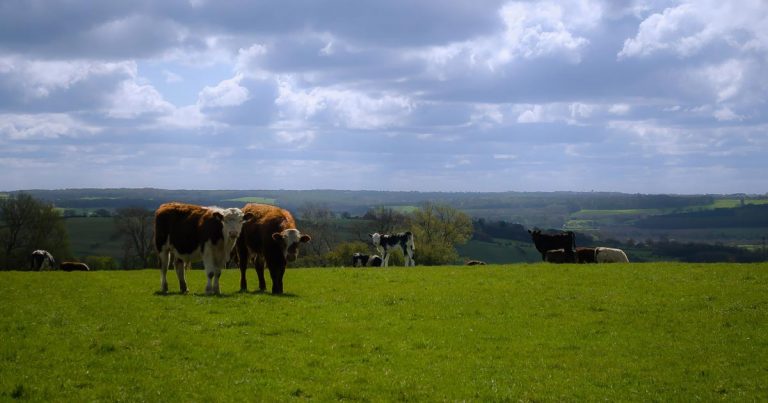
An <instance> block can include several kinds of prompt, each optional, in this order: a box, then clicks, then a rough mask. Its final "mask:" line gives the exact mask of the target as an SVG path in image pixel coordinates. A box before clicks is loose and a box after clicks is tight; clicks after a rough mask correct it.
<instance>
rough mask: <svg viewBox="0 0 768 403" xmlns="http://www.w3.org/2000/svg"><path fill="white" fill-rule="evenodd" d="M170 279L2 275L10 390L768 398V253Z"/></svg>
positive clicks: (216, 395)
mask: <svg viewBox="0 0 768 403" xmlns="http://www.w3.org/2000/svg"><path fill="white" fill-rule="evenodd" d="M249 275H250V276H251V277H250V278H249V280H251V281H253V280H254V278H253V275H254V273H253V271H251V272H249ZM158 277H159V274H158V272H157V271H155V270H145V271H132V272H90V273H79V272H76V273H62V272H35V273H25V272H2V273H0V284H2V286H1V287H2V288H0V313H1V315H0V335H2V340H3V343H2V344H0V400H10V399H29V400H35V401H51V400H53V401H93V400H101V401H125V400H128V401H144V400H146V401H168V400H172V401H243V400H247V401H287V400H304V399H313V400H319V401H328V400H363V401H393V400H411V401H414V400H416V401H424V400H426V401H443V400H451V401H454V400H472V401H504V400H508V401H512V400H514V401H518V400H522V401H534V400H544V401H561V400H565V401H584V400H589V401H592V400H609V401H617V400H619V401H627V400H631V401H691V400H704V401H713V400H722V399H729V400H737V401H765V400H766V399H768V332H766V323H768V265H766V264H761V265H728V264H717V265H692V264H673V263H667V264H629V265H588V266H587V265H582V266H578V265H551V264H543V263H542V264H521V265H505V266H501V265H495V266H485V267H477V266H475V267H432V268H427V267H419V268H416V269H405V268H390V269H304V270H289V271H288V273H287V274H286V291H287V292H288V293H289V294H288V295H286V296H284V297H273V296H272V295H270V294H260V293H256V294H254V293H247V294H239V293H236V289H237V288H238V273H237V272H236V271H234V270H231V271H226V272H225V273H224V275H223V277H222V291H223V293H224V295H223V296H221V297H207V296H204V295H200V294H199V293H200V292H201V291H202V290H203V286H204V279H203V273H202V272H201V271H192V272H190V273H189V276H188V277H189V281H190V286H191V289H192V294H189V295H179V294H170V295H167V296H163V295H156V294H154V291H155V290H157V289H158V288H159V279H158ZM171 286H172V289H177V288H176V287H177V284H176V282H175V281H171ZM251 286H253V283H252V285H251Z"/></svg>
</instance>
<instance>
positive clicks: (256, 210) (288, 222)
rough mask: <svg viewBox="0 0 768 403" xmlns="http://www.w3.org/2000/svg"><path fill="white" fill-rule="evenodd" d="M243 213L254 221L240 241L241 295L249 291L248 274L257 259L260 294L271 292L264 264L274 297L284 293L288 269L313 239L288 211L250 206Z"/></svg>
mask: <svg viewBox="0 0 768 403" xmlns="http://www.w3.org/2000/svg"><path fill="white" fill-rule="evenodd" d="M243 212H244V213H245V214H248V215H249V216H250V219H249V220H248V221H246V223H245V225H243V232H242V233H241V234H240V238H238V240H237V260H238V262H239V264H240V291H241V292H245V291H248V283H247V281H246V279H245V272H246V269H247V268H248V262H249V261H250V260H251V257H253V260H254V265H255V266H256V274H257V275H258V277H259V290H261V291H264V290H266V289H267V282H266V279H265V278H264V264H265V263H266V265H267V268H268V269H269V277H270V278H271V279H272V294H282V293H283V276H284V275H285V266H286V265H287V264H288V262H293V261H295V260H296V257H297V256H298V254H299V246H300V245H301V244H303V243H307V242H309V241H310V240H311V239H312V238H311V237H310V236H309V235H306V234H302V233H301V231H299V230H298V229H296V221H295V220H294V219H293V216H292V215H291V213H290V212H289V211H288V210H285V209H282V208H280V207H276V206H271V205H268V204H256V203H248V204H246V205H245V207H243Z"/></svg>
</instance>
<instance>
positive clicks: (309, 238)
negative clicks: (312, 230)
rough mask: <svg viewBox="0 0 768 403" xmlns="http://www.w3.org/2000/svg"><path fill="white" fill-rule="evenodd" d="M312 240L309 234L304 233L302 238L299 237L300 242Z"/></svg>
mask: <svg viewBox="0 0 768 403" xmlns="http://www.w3.org/2000/svg"><path fill="white" fill-rule="evenodd" d="M311 240H312V237H311V236H309V235H302V236H301V238H299V242H303V243H307V242H309V241H311Z"/></svg>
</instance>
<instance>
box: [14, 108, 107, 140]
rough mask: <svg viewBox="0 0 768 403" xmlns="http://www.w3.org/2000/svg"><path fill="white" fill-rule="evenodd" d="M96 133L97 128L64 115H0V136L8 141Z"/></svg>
mask: <svg viewBox="0 0 768 403" xmlns="http://www.w3.org/2000/svg"><path fill="white" fill-rule="evenodd" d="M97 132H99V129H98V128H96V127H92V126H89V125H86V124H84V123H82V122H79V121H77V120H75V119H73V118H72V117H71V116H69V115H68V114H64V113H44V114H35V115H28V114H2V115H0V136H2V137H4V138H7V139H10V140H40V139H54V138H58V137H78V136H79V135H83V134H86V135H88V134H94V133H97Z"/></svg>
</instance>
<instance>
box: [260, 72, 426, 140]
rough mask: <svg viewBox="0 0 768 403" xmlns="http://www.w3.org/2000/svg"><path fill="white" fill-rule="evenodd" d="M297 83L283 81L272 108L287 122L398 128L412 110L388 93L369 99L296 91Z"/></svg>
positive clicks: (335, 91) (344, 92) (331, 91)
mask: <svg viewBox="0 0 768 403" xmlns="http://www.w3.org/2000/svg"><path fill="white" fill-rule="evenodd" d="M295 86H296V83H295V82H293V80H290V79H282V80H280V84H279V96H278V98H277V100H275V104H276V105H277V106H278V107H279V108H280V114H281V116H282V117H283V118H284V119H287V120H305V119H310V120H313V121H315V122H316V123H318V124H326V125H332V126H336V127H344V128H349V129H382V128H387V127H398V126H402V125H403V124H404V123H405V119H406V118H407V117H408V115H409V114H410V113H411V111H412V110H413V108H414V105H413V102H412V101H411V100H410V99H409V98H407V97H405V96H400V95H392V94H388V93H383V94H376V95H375V96H374V95H370V94H367V93H363V92H360V91H355V90H350V89H341V88H326V87H314V88H311V89H307V90H305V89H300V88H295Z"/></svg>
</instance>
